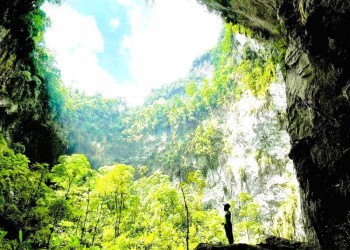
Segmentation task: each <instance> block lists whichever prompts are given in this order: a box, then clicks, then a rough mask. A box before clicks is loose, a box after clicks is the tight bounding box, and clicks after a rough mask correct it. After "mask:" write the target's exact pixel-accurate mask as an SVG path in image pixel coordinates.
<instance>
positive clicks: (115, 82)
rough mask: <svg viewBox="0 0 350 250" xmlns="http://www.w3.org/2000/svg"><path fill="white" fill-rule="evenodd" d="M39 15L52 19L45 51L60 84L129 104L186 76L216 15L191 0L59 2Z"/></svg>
mask: <svg viewBox="0 0 350 250" xmlns="http://www.w3.org/2000/svg"><path fill="white" fill-rule="evenodd" d="M43 10H44V11H45V12H46V13H47V15H48V17H49V18H50V22H51V26H50V28H48V29H47V31H46V33H45V36H44V37H45V42H46V46H47V47H48V48H49V49H50V50H51V51H52V52H53V53H54V55H55V57H56V61H57V66H58V68H59V69H60V70H61V76H62V80H63V83H64V84H65V85H69V86H72V87H74V88H78V89H80V90H82V91H84V92H85V93H86V94H88V95H92V94H94V93H101V94H102V95H103V96H105V97H109V98H111V97H117V96H121V97H125V99H126V101H127V102H128V103H129V104H130V105H140V104H142V102H143V100H144V98H145V97H146V96H147V94H149V92H150V90H151V89H153V88H157V87H159V86H161V85H162V84H168V83H171V82H173V81H175V80H177V79H179V78H181V77H185V76H186V75H187V74H188V72H189V70H190V68H191V66H192V62H193V60H194V59H195V58H196V57H198V56H199V55H201V54H202V53H204V52H205V51H207V50H208V49H211V48H213V47H214V46H215V45H216V43H217V41H218V38H219V35H220V32H221V28H222V21H221V19H220V17H218V16H216V15H215V14H210V13H209V12H208V11H207V10H206V9H205V7H203V6H201V5H199V4H198V3H197V2H196V1H195V0H155V1H154V3H151V0H150V1H149V2H147V0H65V1H63V3H62V4H61V5H60V6H57V5H50V4H47V3H46V4H44V6H43Z"/></svg>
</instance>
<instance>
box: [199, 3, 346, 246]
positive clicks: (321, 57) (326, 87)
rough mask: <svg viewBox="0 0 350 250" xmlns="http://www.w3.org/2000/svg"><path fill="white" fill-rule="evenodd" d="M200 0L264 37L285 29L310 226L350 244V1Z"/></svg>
mask: <svg viewBox="0 0 350 250" xmlns="http://www.w3.org/2000/svg"><path fill="white" fill-rule="evenodd" d="M200 2H202V3H205V4H207V5H208V6H209V9H214V10H216V11H218V12H219V13H221V15H222V16H223V17H224V18H225V19H226V20H228V21H231V22H233V23H239V24H243V25H245V26H247V27H249V28H251V29H252V30H253V31H255V35H256V37H257V38H258V39H262V40H265V41H266V40H268V41H270V43H271V41H272V42H273V41H275V40H276V39H278V37H285V39H286V42H287V43H286V44H287V45H286V48H285V49H286V55H285V62H284V64H285V67H286V72H285V80H286V87H287V88H286V89H287V101H288V108H287V116H288V121H289V124H288V128H287V130H288V132H289V134H290V137H291V144H292V149H291V152H290V157H291V159H292V160H293V161H294V165H295V168H296V172H297V177H298V180H299V182H300V187H301V192H302V193H301V197H302V203H303V210H304V215H305V229H306V231H307V233H308V237H309V240H310V241H315V242H317V241H319V244H320V245H321V246H322V248H323V249H350V203H349V200H350V167H349V165H350V145H349V144H350V124H349V123H350V112H349V111H350V109H349V108H350V107H349V105H350V102H349V98H350V75H349V74H350V68H349V67H350V61H349V60H350V39H349V38H348V36H347V35H348V30H349V27H350V13H349V12H350V1H343V0H333V1H331V0H328V1H327V0H314V1H313V0H293V1H292V0H279V1H272V0H245V1H244V4H242V3H243V0H231V1H225V0H217V1H213V0H202V1H200ZM213 2H216V5H215V4H213ZM217 5H220V8H217ZM275 31H277V33H276V32H275ZM278 31H280V33H279V34H278ZM281 31H282V32H281ZM314 232H315V233H316V234H314Z"/></svg>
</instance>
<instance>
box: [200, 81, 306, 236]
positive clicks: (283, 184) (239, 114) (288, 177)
mask: <svg viewBox="0 0 350 250" xmlns="http://www.w3.org/2000/svg"><path fill="white" fill-rule="evenodd" d="M285 110H286V95H285V84H284V81H283V79H282V77H281V76H280V77H279V80H278V81H276V82H274V83H272V84H271V85H270V87H269V90H268V97H261V96H260V97H255V96H253V94H252V93H251V91H250V90H246V91H245V92H243V93H242V95H241V97H240V99H239V100H237V101H234V102H233V103H231V104H230V105H229V109H227V110H225V111H223V112H226V118H225V119H224V122H223V123H222V124H221V125H220V126H221V127H222V130H223V131H225V132H224V133H225V137H226V141H227V143H228V144H229V147H230V149H231V150H230V151H229V152H227V153H226V154H223V155H221V156H220V159H221V160H220V164H219V166H218V168H217V169H215V170H212V171H210V172H209V174H208V176H207V188H206V191H205V195H204V197H205V198H204V202H206V203H208V204H212V205H214V206H215V207H216V208H217V209H219V210H222V203H224V202H227V201H232V202H235V203H236V207H237V206H239V202H238V201H237V197H238V196H239V195H240V193H242V192H244V193H249V194H250V195H252V197H253V199H254V201H255V202H257V203H258V204H259V207H260V209H261V222H262V223H263V225H264V232H263V233H264V234H274V235H278V236H281V237H286V238H290V239H294V240H299V241H304V240H305V234H304V228H303V226H302V219H303V218H302V215H301V208H300V196H299V187H298V183H297V180H296V176H295V170H294V168H293V163H292V161H291V160H290V159H289V158H288V152H289V150H290V143H289V136H288V134H287V132H286V130H285V126H284V122H283V114H285ZM221 116H223V115H222V114H221ZM281 119H282V120H281ZM234 220H239V218H234ZM237 222H238V221H235V223H237ZM240 242H242V239H241V240H240Z"/></svg>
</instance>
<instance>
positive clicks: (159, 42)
mask: <svg viewBox="0 0 350 250" xmlns="http://www.w3.org/2000/svg"><path fill="white" fill-rule="evenodd" d="M119 1H120V2H125V1H124V0H119ZM127 5H128V6H129V9H130V12H129V16H130V21H131V25H132V30H131V36H126V37H125V38H124V41H123V47H122V49H123V50H124V51H129V52H130V55H131V61H130V64H129V68H130V71H131V73H132V74H133V76H134V78H135V80H136V82H137V83H138V84H142V85H145V84H146V85H148V86H150V87H156V86H159V85H161V84H163V83H169V82H172V81H174V80H176V79H178V78H180V77H183V76H186V74H187V73H188V71H189V69H190V67H191V65H192V61H193V60H194V59H195V58H196V57H197V56H199V55H200V54H202V53H203V52H205V51H206V50H207V49H209V48H212V47H213V46H215V44H216V43H217V39H218V37H219V33H220V30H221V27H222V24H221V19H220V18H219V17H218V16H215V15H213V14H209V13H207V12H206V10H205V9H204V7H203V6H200V5H199V4H198V3H196V2H195V1H193V0H162V1H155V4H154V5H153V7H152V8H142V7H141V6H140V5H136V4H134V5H132V4H130V1H128V2H127Z"/></svg>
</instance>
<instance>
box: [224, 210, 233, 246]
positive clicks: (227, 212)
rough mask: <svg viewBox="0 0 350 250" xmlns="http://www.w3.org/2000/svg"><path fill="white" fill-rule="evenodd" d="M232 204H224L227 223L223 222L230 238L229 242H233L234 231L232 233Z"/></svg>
mask: <svg viewBox="0 0 350 250" xmlns="http://www.w3.org/2000/svg"><path fill="white" fill-rule="evenodd" d="M230 207H231V206H230V204H228V203H226V204H224V211H225V212H226V213H225V223H223V225H224V228H225V233H226V237H227V239H228V243H229V244H233V241H234V240H233V233H232V222H231V212H230Z"/></svg>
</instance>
